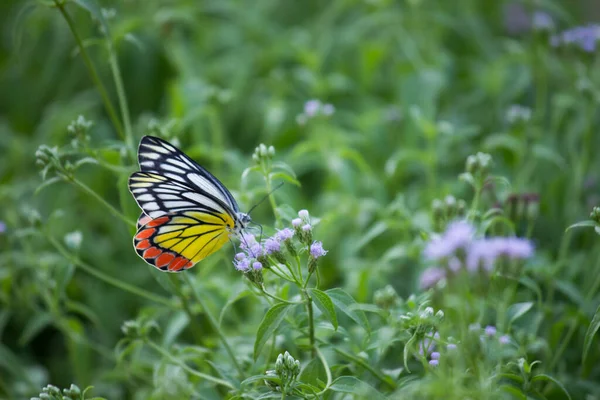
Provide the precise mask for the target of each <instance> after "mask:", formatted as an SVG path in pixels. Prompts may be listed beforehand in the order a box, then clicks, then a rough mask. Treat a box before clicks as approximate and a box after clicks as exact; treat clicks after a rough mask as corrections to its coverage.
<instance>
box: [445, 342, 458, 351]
mask: <svg viewBox="0 0 600 400" xmlns="http://www.w3.org/2000/svg"><path fill="white" fill-rule="evenodd" d="M446 349H447V350H450V351H452V350H456V345H455V344H454V343H449V344H448V345H447V346H446Z"/></svg>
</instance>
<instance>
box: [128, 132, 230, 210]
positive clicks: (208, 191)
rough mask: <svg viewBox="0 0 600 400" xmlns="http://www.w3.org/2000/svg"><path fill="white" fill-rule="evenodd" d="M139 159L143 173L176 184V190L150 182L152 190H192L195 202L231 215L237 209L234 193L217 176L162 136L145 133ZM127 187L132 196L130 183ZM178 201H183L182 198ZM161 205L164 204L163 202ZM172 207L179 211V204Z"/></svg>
mask: <svg viewBox="0 0 600 400" xmlns="http://www.w3.org/2000/svg"><path fill="white" fill-rule="evenodd" d="M138 161H139V164H140V169H141V170H142V172H144V173H148V174H153V175H158V176H161V177H162V178H164V179H165V181H166V182H167V183H173V184H176V185H175V186H177V188H176V189H175V190H173V191H169V190H167V189H172V188H171V187H169V186H168V185H166V184H161V185H156V186H154V185H151V186H152V192H153V193H173V194H176V195H181V196H183V195H184V193H193V194H197V195H198V196H195V198H194V203H195V205H196V204H200V205H202V204H206V205H207V207H210V208H213V209H224V210H225V211H226V212H228V213H229V214H231V215H232V216H234V215H235V214H236V213H237V212H238V211H239V210H238V206H237V203H236V202H235V200H234V198H233V196H232V195H231V193H229V191H228V190H227V188H226V187H225V186H223V184H222V183H221V182H219V180H218V179H217V178H215V177H214V176H213V175H212V174H211V173H210V172H208V171H207V170H205V169H204V168H202V167H201V166H200V165H198V164H197V163H196V162H194V161H193V160H192V159H190V158H189V157H188V156H186V155H185V154H183V153H182V152H181V151H179V150H178V149H177V148H175V147H174V146H173V145H171V144H169V143H167V142H165V141H164V140H162V139H159V138H156V137H152V136H144V137H143V138H142V140H141V142H140V147H139V149H138ZM177 184H178V185H177ZM181 186H185V188H186V190H181ZM137 187H139V186H137ZM145 187H148V186H145ZM130 188H131V189H132V193H133V194H134V196H135V195H136V193H134V192H133V190H134V189H133V187H132V186H131V185H130ZM185 197H187V196H185ZM136 200H138V199H137V198H136ZM165 200H166V199H165ZM169 200H175V199H169ZM181 200H182V201H183V202H185V198H181ZM138 203H139V200H138ZM159 204H160V203H159ZM161 205H166V202H164V203H162V204H161ZM190 207H191V206H190ZM142 208H143V207H142ZM174 208H175V209H177V210H180V209H181V208H182V207H174ZM168 211H175V210H170V209H169V210H168Z"/></svg>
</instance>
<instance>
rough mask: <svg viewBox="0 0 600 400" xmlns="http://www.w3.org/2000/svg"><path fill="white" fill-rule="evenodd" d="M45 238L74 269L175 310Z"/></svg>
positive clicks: (166, 301)
mask: <svg viewBox="0 0 600 400" xmlns="http://www.w3.org/2000/svg"><path fill="white" fill-rule="evenodd" d="M46 237H47V238H48V241H49V242H50V243H51V244H52V245H53V246H54V247H55V248H56V250H58V252H59V253H60V254H62V256H63V257H65V258H66V259H67V260H69V261H70V262H71V263H73V265H75V266H76V267H78V268H80V269H82V270H84V271H85V272H87V273H88V274H90V275H92V276H94V277H95V278H98V279H100V280H101V281H104V282H106V283H108V284H109V285H112V286H114V287H116V288H119V289H121V290H124V291H126V292H129V293H132V294H135V295H136V296H139V297H143V298H145V299H147V300H150V301H153V302H155V303H159V304H162V305H164V306H167V307H170V308H176V307H175V305H174V304H173V302H171V301H170V300H169V299H167V298H165V297H162V296H160V295H157V294H154V293H151V292H148V291H147V290H144V289H141V288H139V287H137V286H133V285H130V284H128V283H126V282H123V281H121V280H119V279H115V278H113V277H112V276H109V275H107V274H105V273H104V272H102V271H100V270H99V269H98V268H94V267H92V266H91V265H88V264H86V263H85V262H83V261H82V260H80V259H79V258H78V257H76V256H75V255H73V254H72V253H70V252H69V251H67V249H65V248H64V246H63V245H61V244H60V242H59V241H58V240H56V239H55V238H54V237H52V236H50V235H46Z"/></svg>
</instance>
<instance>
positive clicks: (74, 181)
mask: <svg viewBox="0 0 600 400" xmlns="http://www.w3.org/2000/svg"><path fill="white" fill-rule="evenodd" d="M69 182H71V183H72V184H74V185H75V186H77V187H78V188H79V189H81V190H83V191H84V192H86V193H87V194H89V195H90V196H92V197H93V198H95V199H96V200H98V201H99V202H100V203H101V204H102V205H103V206H104V207H106V208H107V209H108V211H110V212H111V214H113V215H114V216H115V217H117V218H119V219H121V220H122V221H123V222H125V223H126V224H129V225H130V226H136V225H135V222H133V221H132V220H130V219H129V218H127V217H126V216H125V215H123V214H121V213H120V212H119V210H117V209H116V208H114V207H113V206H112V205H111V204H110V203H108V202H107V201H106V200H104V199H103V198H102V197H101V196H100V195H99V194H98V193H96V192H94V191H93V190H92V189H90V187H89V186H87V185H86V184H85V183H83V182H81V181H80V180H78V179H77V178H72V179H69Z"/></svg>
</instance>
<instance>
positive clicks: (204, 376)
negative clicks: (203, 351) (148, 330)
mask: <svg viewBox="0 0 600 400" xmlns="http://www.w3.org/2000/svg"><path fill="white" fill-rule="evenodd" d="M144 343H146V344H147V345H148V346H150V347H151V348H152V349H154V350H155V351H156V352H157V353H159V354H160V355H162V356H163V357H165V358H167V359H168V360H170V361H171V362H173V363H174V364H177V365H179V366H180V367H181V368H183V369H184V370H185V371H186V372H187V373H189V374H191V375H194V376H197V377H199V378H202V379H206V380H207V381H210V382H213V383H216V384H217V385H222V386H226V387H228V388H229V389H235V387H234V386H233V385H232V384H231V383H229V382H227V381H225V380H223V379H219V378H215V377H214V376H211V375H208V374H204V373H202V372H200V371H196V370H195V369H193V368H191V367H189V366H188V365H187V364H186V363H184V362H183V361H181V360H180V359H178V358H177V357H173V356H172V355H171V353H169V352H168V351H167V350H166V349H164V348H163V347H161V346H159V345H158V344H156V343H154V342H153V341H151V340H148V339H146V340H144Z"/></svg>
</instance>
